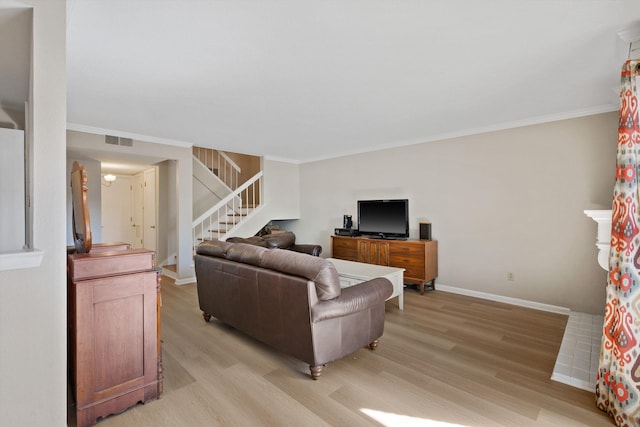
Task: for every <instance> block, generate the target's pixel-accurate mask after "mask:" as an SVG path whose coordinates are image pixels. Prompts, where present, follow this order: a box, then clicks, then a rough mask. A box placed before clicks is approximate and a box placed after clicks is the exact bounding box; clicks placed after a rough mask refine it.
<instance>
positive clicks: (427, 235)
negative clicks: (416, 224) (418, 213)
mask: <svg viewBox="0 0 640 427" xmlns="http://www.w3.org/2000/svg"><path fill="white" fill-rule="evenodd" d="M420 240H431V223H430V222H421V223H420Z"/></svg>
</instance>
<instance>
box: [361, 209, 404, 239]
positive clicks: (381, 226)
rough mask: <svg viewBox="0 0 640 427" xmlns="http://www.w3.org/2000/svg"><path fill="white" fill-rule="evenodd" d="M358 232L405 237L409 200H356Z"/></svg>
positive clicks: (379, 235)
mask: <svg viewBox="0 0 640 427" xmlns="http://www.w3.org/2000/svg"><path fill="white" fill-rule="evenodd" d="M358 232H359V233H360V234H361V235H363V236H373V237H379V238H382V239H406V238H407V237H409V200H407V199H397V200H358Z"/></svg>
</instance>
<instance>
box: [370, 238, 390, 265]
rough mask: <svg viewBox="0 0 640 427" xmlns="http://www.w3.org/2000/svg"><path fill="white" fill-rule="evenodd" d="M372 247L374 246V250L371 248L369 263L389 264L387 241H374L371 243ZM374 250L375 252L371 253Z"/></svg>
mask: <svg viewBox="0 0 640 427" xmlns="http://www.w3.org/2000/svg"><path fill="white" fill-rule="evenodd" d="M371 246H372V248H373V247H375V251H374V250H373V249H372V251H371V252H372V256H371V263H372V264H378V265H385V266H388V265H389V243H387V242H376V243H372V244H371ZM373 252H375V254H374V253H373Z"/></svg>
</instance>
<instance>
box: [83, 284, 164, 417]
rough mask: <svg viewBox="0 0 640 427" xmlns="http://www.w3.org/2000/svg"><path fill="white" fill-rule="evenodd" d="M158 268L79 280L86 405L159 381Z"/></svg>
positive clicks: (84, 402) (84, 397)
mask: <svg viewBox="0 0 640 427" xmlns="http://www.w3.org/2000/svg"><path fill="white" fill-rule="evenodd" d="M156 277H157V274H156V272H155V271H151V272H144V273H137V274H127V275H122V276H114V277H106V278H100V279H93V280H83V281H79V282H76V283H74V284H73V288H74V289H73V291H74V292H75V297H76V298H75V309H76V316H75V317H76V325H75V327H76V336H77V344H76V360H77V366H76V382H77V404H78V407H79V408H80V407H81V406H83V405H87V404H90V403H93V402H97V401H99V400H102V399H107V398H111V397H114V396H117V395H121V394H123V393H126V392H128V391H130V390H134V389H138V388H142V387H143V386H144V385H145V384H148V383H151V382H153V381H154V380H155V379H157V348H158V346H157V327H156V304H157V289H156Z"/></svg>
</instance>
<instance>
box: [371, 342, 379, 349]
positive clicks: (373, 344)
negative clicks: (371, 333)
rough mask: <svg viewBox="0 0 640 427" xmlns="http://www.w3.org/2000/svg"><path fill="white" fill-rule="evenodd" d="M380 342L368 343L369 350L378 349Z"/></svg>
mask: <svg viewBox="0 0 640 427" xmlns="http://www.w3.org/2000/svg"><path fill="white" fill-rule="evenodd" d="M379 342H380V340H375V341H372V342H370V343H369V348H370V349H371V350H375V349H376V348H378V343H379Z"/></svg>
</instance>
